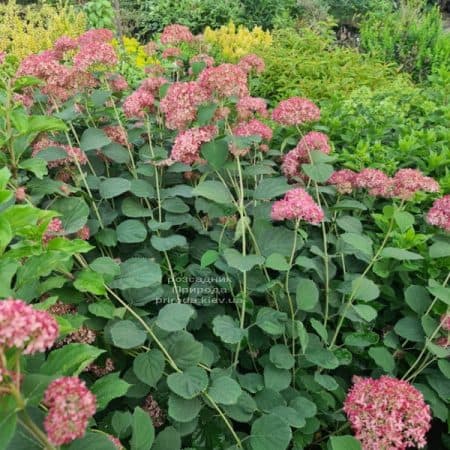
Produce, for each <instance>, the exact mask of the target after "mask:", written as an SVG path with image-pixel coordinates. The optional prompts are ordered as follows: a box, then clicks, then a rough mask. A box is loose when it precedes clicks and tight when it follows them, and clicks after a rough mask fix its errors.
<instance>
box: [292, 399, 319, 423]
mask: <svg viewBox="0 0 450 450" xmlns="http://www.w3.org/2000/svg"><path fill="white" fill-rule="evenodd" d="M289 406H290V407H291V408H294V409H295V410H296V411H297V414H298V416H299V417H302V418H303V419H309V418H311V417H314V416H315V415H316V414H317V406H316V404H315V403H314V402H312V401H311V400H309V399H307V398H306V397H302V396H299V397H295V398H294V399H293V400H291V401H290V402H289Z"/></svg>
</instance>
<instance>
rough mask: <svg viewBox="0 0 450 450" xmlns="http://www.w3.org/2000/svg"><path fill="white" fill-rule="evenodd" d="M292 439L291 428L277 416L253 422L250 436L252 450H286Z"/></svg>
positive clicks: (270, 415) (268, 416) (269, 416)
mask: <svg viewBox="0 0 450 450" xmlns="http://www.w3.org/2000/svg"><path fill="white" fill-rule="evenodd" d="M291 438H292V431H291V428H290V427H289V425H287V423H286V422H285V421H284V420H283V419H281V418H280V417H279V416H277V415H275V414H268V415H264V416H262V417H260V418H259V419H256V420H255V421H254V422H253V425H252V430H251V435H250V442H251V447H252V450H286V449H287V448H288V446H289V443H290V442H291Z"/></svg>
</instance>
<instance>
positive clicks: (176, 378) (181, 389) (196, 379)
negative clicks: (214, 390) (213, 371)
mask: <svg viewBox="0 0 450 450" xmlns="http://www.w3.org/2000/svg"><path fill="white" fill-rule="evenodd" d="M167 385H168V386H169V389H170V390H171V391H172V392H174V393H175V394H177V395H179V396H180V397H183V398H185V399H191V398H194V397H196V396H197V395H199V394H200V393H201V392H203V391H204V390H205V389H206V388H207V387H208V375H207V373H206V372H205V370H203V369H201V368H200V367H188V368H187V369H186V370H185V371H184V372H181V373H178V372H175V373H172V374H170V375H169V376H168V377H167Z"/></svg>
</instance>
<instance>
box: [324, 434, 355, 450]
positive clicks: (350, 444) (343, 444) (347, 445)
mask: <svg viewBox="0 0 450 450" xmlns="http://www.w3.org/2000/svg"><path fill="white" fill-rule="evenodd" d="M330 444H331V450H361V449H362V447H361V444H360V442H359V441H358V440H357V439H355V438H354V437H353V436H332V437H331V438H330Z"/></svg>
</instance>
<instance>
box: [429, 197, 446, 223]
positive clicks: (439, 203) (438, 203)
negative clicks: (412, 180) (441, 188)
mask: <svg viewBox="0 0 450 450" xmlns="http://www.w3.org/2000/svg"><path fill="white" fill-rule="evenodd" d="M427 222H428V223H429V224H430V225H434V226H435V227H439V228H442V229H443V230H445V231H450V194H449V195H445V196H444V197H442V198H438V199H437V200H435V201H434V203H433V206H432V207H431V209H430V210H429V211H428V214H427Z"/></svg>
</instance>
